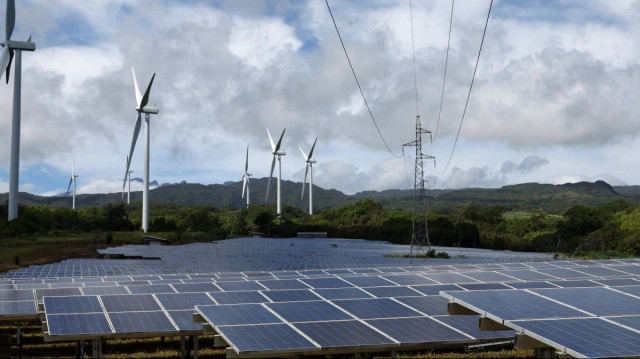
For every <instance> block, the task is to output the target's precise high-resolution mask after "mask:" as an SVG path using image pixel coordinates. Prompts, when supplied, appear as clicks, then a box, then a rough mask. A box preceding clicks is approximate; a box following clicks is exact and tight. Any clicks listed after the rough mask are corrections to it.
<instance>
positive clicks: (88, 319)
mask: <svg viewBox="0 0 640 359" xmlns="http://www.w3.org/2000/svg"><path fill="white" fill-rule="evenodd" d="M47 327H48V329H49V335H52V336H56V335H61V336H70V335H100V334H111V327H110V326H109V322H108V321H107V317H106V316H105V315H104V313H82V314H53V315H51V314H47Z"/></svg>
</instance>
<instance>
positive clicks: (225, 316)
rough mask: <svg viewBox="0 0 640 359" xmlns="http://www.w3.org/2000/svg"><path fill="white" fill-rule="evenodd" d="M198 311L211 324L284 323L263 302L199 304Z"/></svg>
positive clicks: (214, 325) (216, 325) (217, 325)
mask: <svg viewBox="0 0 640 359" xmlns="http://www.w3.org/2000/svg"><path fill="white" fill-rule="evenodd" d="M195 309H196V312H198V313H199V314H200V315H201V316H202V317H203V318H204V319H205V320H206V321H207V322H208V323H209V324H210V325H211V326H213V327H214V328H217V327H219V326H234V325H250V324H271V323H283V320H282V319H281V318H279V317H278V316H276V315H275V314H273V312H271V311H270V310H269V309H267V308H266V307H264V306H263V305H261V304H219V305H197V306H196V307H195Z"/></svg>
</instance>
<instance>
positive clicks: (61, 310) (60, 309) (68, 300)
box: [44, 295, 102, 314]
mask: <svg viewBox="0 0 640 359" xmlns="http://www.w3.org/2000/svg"><path fill="white" fill-rule="evenodd" d="M44 308H45V311H46V313H47V314H68V313H102V306H101V305H100V301H99V300H98V297H95V296H81V295H80V296H69V297H44Z"/></svg>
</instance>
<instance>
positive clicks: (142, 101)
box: [122, 67, 159, 233]
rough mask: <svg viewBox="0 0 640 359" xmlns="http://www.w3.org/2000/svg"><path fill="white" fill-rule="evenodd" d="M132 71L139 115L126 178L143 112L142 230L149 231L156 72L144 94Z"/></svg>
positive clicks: (156, 111)
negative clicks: (152, 93) (151, 99)
mask: <svg viewBox="0 0 640 359" xmlns="http://www.w3.org/2000/svg"><path fill="white" fill-rule="evenodd" d="M131 73H133V85H134V86H135V90H136V104H137V107H136V111H138V117H137V119H136V125H135V127H134V129H133V139H132V140H131V150H130V151H129V157H128V158H127V170H126V171H125V179H126V178H127V175H128V174H129V166H130V165H131V158H132V156H133V149H134V148H135V147H136V141H137V139H138V134H139V133H140V125H141V121H142V114H143V113H144V125H145V126H144V129H145V133H144V145H145V151H144V173H143V181H144V186H143V190H142V231H143V232H144V233H147V230H148V229H149V125H150V123H149V118H150V115H151V114H157V113H158V112H159V110H158V108H157V107H147V103H148V102H149V92H150V91H151V85H153V79H155V77H156V74H155V73H154V74H153V76H152V77H151V81H149V85H148V86H147V90H146V91H145V92H144V96H143V95H141V94H140V88H139V87H138V80H137V79H136V72H135V70H134V69H133V67H131ZM124 185H125V182H123V183H122V190H123V191H124Z"/></svg>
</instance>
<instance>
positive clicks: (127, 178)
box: [120, 156, 133, 204]
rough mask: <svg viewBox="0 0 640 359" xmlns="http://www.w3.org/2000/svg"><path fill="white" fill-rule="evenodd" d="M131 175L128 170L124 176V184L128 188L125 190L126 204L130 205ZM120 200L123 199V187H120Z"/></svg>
mask: <svg viewBox="0 0 640 359" xmlns="http://www.w3.org/2000/svg"><path fill="white" fill-rule="evenodd" d="M127 163H129V156H127ZM132 173H133V171H131V170H129V171H127V174H126V175H125V178H124V180H125V182H127V183H128V185H129V188H128V189H127V204H131V174H132ZM120 199H121V200H122V199H124V186H122V197H121V198H120Z"/></svg>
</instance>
